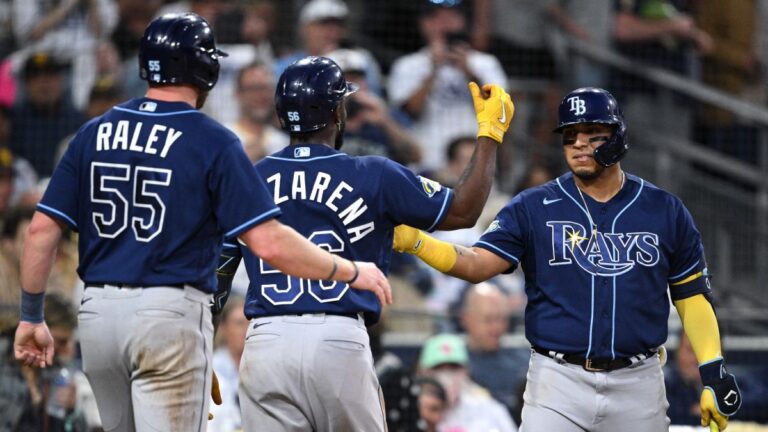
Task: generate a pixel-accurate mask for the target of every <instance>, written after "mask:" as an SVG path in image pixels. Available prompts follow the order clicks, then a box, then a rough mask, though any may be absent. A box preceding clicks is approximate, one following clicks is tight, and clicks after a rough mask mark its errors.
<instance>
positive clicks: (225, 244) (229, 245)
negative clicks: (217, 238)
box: [224, 242, 237, 248]
mask: <svg viewBox="0 0 768 432" xmlns="http://www.w3.org/2000/svg"><path fill="white" fill-rule="evenodd" d="M224 247H226V248H236V247H237V245H236V244H232V243H227V242H224Z"/></svg>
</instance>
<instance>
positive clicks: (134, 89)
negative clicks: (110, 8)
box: [111, 0, 163, 97]
mask: <svg viewBox="0 0 768 432" xmlns="http://www.w3.org/2000/svg"><path fill="white" fill-rule="evenodd" d="M117 3H118V10H119V16H120V21H118V23H117V27H116V28H115V30H114V32H112V35H111V41H112V43H113V44H114V46H115V47H116V48H117V52H118V56H119V58H120V62H121V63H122V64H121V69H122V70H123V81H122V87H123V89H124V91H125V95H126V97H141V96H144V93H145V92H146V89H147V84H146V82H144V81H142V80H141V79H140V78H139V62H137V61H136V54H137V53H138V51H139V42H140V41H141V38H142V36H143V35H144V29H145V28H146V27H147V24H149V22H150V21H151V20H152V18H153V17H154V16H155V14H156V13H157V11H158V10H159V9H160V7H161V6H162V5H163V0H117Z"/></svg>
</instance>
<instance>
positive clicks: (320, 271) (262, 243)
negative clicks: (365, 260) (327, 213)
mask: <svg viewBox="0 0 768 432" xmlns="http://www.w3.org/2000/svg"><path fill="white" fill-rule="evenodd" d="M241 239H242V240H243V241H244V242H245V244H246V245H248V247H249V248H250V249H251V251H252V252H253V253H254V254H256V255H258V256H259V257H260V258H262V259H263V260H264V261H266V262H267V263H269V265H271V266H272V267H274V268H276V269H277V270H280V271H281V272H283V273H285V274H289V275H292V276H296V277H299V278H305V279H327V280H335V281H348V280H351V279H353V278H354V277H355V273H356V270H355V266H354V265H353V264H352V262H351V261H349V260H347V259H345V258H342V257H338V256H336V257H334V256H333V255H331V254H330V253H329V252H326V251H325V250H323V249H320V248H319V247H317V246H316V245H315V244H314V243H312V242H310V241H309V240H307V239H306V238H304V237H303V236H302V235H301V234H299V233H297V232H296V231H294V230H293V229H292V228H291V227H289V226H287V225H283V224H281V223H279V222H277V221H276V220H271V221H268V222H265V223H263V224H260V225H257V226H256V227H254V228H252V229H250V230H248V231H246V232H245V233H244V234H243V235H242V236H241ZM334 261H335V263H336V264H335V266H336V270H335V271H334V270H333V269H334Z"/></svg>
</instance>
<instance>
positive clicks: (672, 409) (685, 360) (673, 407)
mask: <svg viewBox="0 0 768 432" xmlns="http://www.w3.org/2000/svg"><path fill="white" fill-rule="evenodd" d="M679 341H680V343H679V345H678V347H677V351H676V352H675V355H674V360H673V361H672V362H671V363H670V364H668V365H667V368H666V369H665V370H664V380H665V381H666V387H667V400H668V401H669V411H667V415H668V416H669V420H670V421H671V422H672V424H675V425H698V424H700V423H701V412H700V411H699V398H700V397H701V378H700V377H699V362H698V361H697V360H696V355H695V354H694V352H693V348H692V347H691V342H690V341H689V340H688V337H687V336H686V335H685V333H683V332H680V337H679Z"/></svg>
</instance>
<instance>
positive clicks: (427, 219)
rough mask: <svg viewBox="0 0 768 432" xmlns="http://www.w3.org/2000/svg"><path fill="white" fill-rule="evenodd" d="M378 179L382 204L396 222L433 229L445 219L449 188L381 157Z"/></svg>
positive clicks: (427, 229) (426, 229) (448, 203)
mask: <svg viewBox="0 0 768 432" xmlns="http://www.w3.org/2000/svg"><path fill="white" fill-rule="evenodd" d="M379 182H380V185H381V186H380V187H381V189H380V190H381V197H382V200H383V203H382V206H381V208H382V209H384V211H385V212H386V215H387V217H388V218H389V219H390V220H392V222H393V223H394V224H395V225H400V224H406V225H410V226H412V227H415V228H419V229H422V230H425V231H429V232H432V231H434V230H435V229H436V228H437V227H438V226H439V225H440V223H441V222H442V221H443V219H445V215H446V214H448V208H450V206H451V201H452V200H453V191H452V190H451V189H450V188H447V187H444V186H443V185H441V184H440V183H438V182H436V181H434V180H430V179H428V178H426V177H422V176H417V175H416V174H414V173H413V171H411V170H409V169H408V168H406V167H404V166H402V165H400V164H398V163H396V162H392V161H390V160H385V161H384V167H383V170H382V173H381V178H380V179H379Z"/></svg>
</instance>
